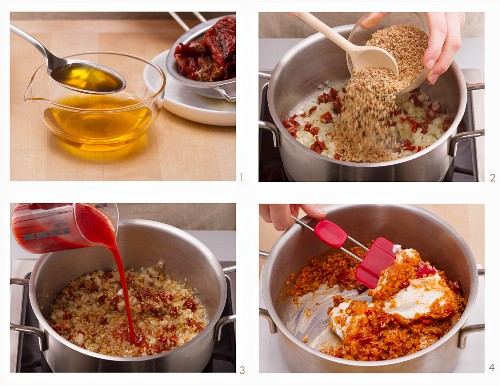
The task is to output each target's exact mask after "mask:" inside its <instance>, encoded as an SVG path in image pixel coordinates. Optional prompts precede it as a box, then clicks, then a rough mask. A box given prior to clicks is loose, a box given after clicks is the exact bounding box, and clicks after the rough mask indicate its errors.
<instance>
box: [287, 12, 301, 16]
mask: <svg viewBox="0 0 500 386" xmlns="http://www.w3.org/2000/svg"><path fill="white" fill-rule="evenodd" d="M288 15H290V16H299V13H298V12H288Z"/></svg>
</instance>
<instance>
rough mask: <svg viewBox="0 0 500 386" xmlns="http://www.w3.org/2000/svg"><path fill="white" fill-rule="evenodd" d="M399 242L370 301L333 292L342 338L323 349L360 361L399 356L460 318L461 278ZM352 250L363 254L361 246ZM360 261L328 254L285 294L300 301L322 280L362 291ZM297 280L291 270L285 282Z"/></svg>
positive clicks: (334, 318)
mask: <svg viewBox="0 0 500 386" xmlns="http://www.w3.org/2000/svg"><path fill="white" fill-rule="evenodd" d="M396 247H398V248H397V250H396V259H395V262H394V264H393V265H392V266H390V267H388V268H387V269H386V270H384V271H383V272H382V273H381V276H380V279H379V282H378V285H377V287H376V288H374V289H372V290H369V291H368V292H367V295H369V296H371V297H372V301H371V302H368V301H365V300H358V299H350V298H343V297H342V296H341V295H340V296H334V297H333V299H332V307H331V308H329V310H328V316H327V317H328V319H329V326H330V328H331V330H332V332H333V333H334V334H336V335H337V336H338V337H339V338H340V342H339V343H338V344H336V345H334V346H331V345H330V344H325V345H323V346H322V347H321V351H322V352H324V353H326V354H329V355H332V356H335V357H339V358H344V359H351V360H358V361H379V360H387V359H394V358H400V357H403V356H406V355H409V354H412V353H414V352H417V351H419V350H422V349H424V348H425V347H428V346H429V345H431V344H432V343H434V342H436V341H437V340H439V339H440V338H441V337H442V336H443V335H445V334H446V333H447V332H448V331H449V330H450V329H451V328H452V327H453V326H454V325H455V324H456V323H457V321H458V319H459V318H460V316H461V315H462V313H463V311H464V309H465V305H466V301H465V299H464V298H463V297H462V296H461V294H460V286H459V285H458V283H457V282H455V281H452V280H449V279H448V278H446V276H445V274H444V272H442V271H439V270H437V269H436V268H435V267H433V266H432V265H431V264H430V263H429V262H426V261H423V260H422V259H421V258H420V255H419V254H418V252H417V251H415V250H413V249H404V250H403V249H400V247H399V246H396ZM352 252H353V253H355V254H356V255H358V256H360V257H363V255H364V251H363V250H362V249H360V248H357V247H356V248H353V249H352ZM358 264H359V263H357V262H356V261H354V260H353V259H352V258H351V257H349V256H348V255H347V254H345V253H336V254H332V253H329V254H326V255H325V256H322V257H321V258H320V259H315V260H313V261H312V262H311V264H310V265H308V266H307V267H305V268H303V269H302V271H301V272H300V273H299V275H298V276H297V277H296V280H295V281H294V283H293V285H292V286H291V287H290V289H289V290H288V292H287V294H288V295H290V296H293V299H294V301H295V302H296V303H299V302H300V301H301V299H300V298H301V296H303V295H305V294H307V293H309V292H314V291H315V290H316V289H318V288H319V286H320V285H326V286H328V287H330V288H331V287H333V286H335V285H338V286H339V287H340V290H342V291H343V290H344V289H346V290H352V289H357V290H358V292H359V293H362V292H363V291H364V290H366V287H363V286H362V285H361V284H360V283H359V282H357V281H356V279H355V277H354V273H355V271H356V268H357V266H358ZM294 279H295V275H294V274H293V275H292V276H291V277H290V278H289V279H288V283H286V284H291V281H292V280H294ZM305 317H307V315H305Z"/></svg>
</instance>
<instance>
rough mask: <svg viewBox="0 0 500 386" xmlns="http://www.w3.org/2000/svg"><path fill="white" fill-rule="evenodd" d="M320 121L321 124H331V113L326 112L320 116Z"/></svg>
mask: <svg viewBox="0 0 500 386" xmlns="http://www.w3.org/2000/svg"><path fill="white" fill-rule="evenodd" d="M320 119H321V122H323V123H332V122H333V115H332V113H330V112H329V111H327V112H326V113H324V114H323V115H322V116H321V118H320Z"/></svg>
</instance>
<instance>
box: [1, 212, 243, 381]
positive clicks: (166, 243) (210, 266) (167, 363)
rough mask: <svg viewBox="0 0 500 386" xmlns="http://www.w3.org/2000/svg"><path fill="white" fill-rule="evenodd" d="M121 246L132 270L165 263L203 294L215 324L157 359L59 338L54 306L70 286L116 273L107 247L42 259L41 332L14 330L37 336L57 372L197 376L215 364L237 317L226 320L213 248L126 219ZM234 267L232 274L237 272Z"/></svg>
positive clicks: (32, 287)
mask: <svg viewBox="0 0 500 386" xmlns="http://www.w3.org/2000/svg"><path fill="white" fill-rule="evenodd" d="M119 230H120V231H119V233H118V245H119V248H120V251H121V253H122V255H123V256H122V257H123V263H124V266H125V268H126V269H130V268H134V269H138V268H141V267H149V266H153V265H154V264H156V263H157V262H158V261H159V260H162V261H163V262H164V270H165V273H167V274H173V275H174V276H175V277H176V278H179V279H184V278H185V279H186V282H187V283H188V284H189V285H190V286H192V287H193V288H196V290H197V291H198V292H199V294H198V295H199V298H200V301H201V302H202V303H203V304H204V305H205V307H206V310H207V314H208V319H209V323H208V325H207V327H206V328H205V329H204V330H203V331H202V332H200V333H199V334H198V335H197V336H196V337H195V338H194V339H192V340H191V341H189V342H187V343H186V344H184V345H182V346H180V347H177V348H175V349H173V350H171V351H167V352H164V353H161V354H157V355H151V356H147V357H137V358H121V357H112V356H108V355H102V354H97V353H94V352H91V351H88V350H85V349H83V348H81V347H79V346H76V345H74V344H72V343H70V342H68V341H67V340H65V339H64V338H62V337H61V336H60V335H59V334H57V333H56V332H55V331H54V330H53V329H52V327H50V325H49V324H48V322H47V318H48V316H49V314H50V305H51V304H52V303H53V301H54V300H55V297H56V296H57V294H58V292H59V291H60V290H61V289H62V288H64V287H65V286H66V285H67V284H68V282H70V281H71V280H73V279H75V278H77V277H78V276H81V275H83V274H85V273H88V272H92V271H95V270H97V269H101V270H115V269H116V267H115V263H114V260H113V257H112V256H111V254H110V253H109V251H107V250H106V249H104V248H101V247H92V248H82V249H72V250H67V251H60V252H53V253H48V254H45V255H42V256H41V257H40V258H39V260H38V262H37V264H36V265H35V268H34V269H33V272H32V273H31V277H30V279H29V283H26V281H24V280H23V279H11V283H13V284H29V298H30V302H31V305H32V307H33V311H34V313H35V315H36V317H37V319H38V321H39V323H40V328H35V327H29V326H18V325H13V324H11V330H16V331H20V332H27V333H32V334H36V335H38V336H39V337H40V341H41V343H40V345H41V349H42V352H43V355H44V357H45V359H46V360H47V363H48V364H49V366H50V368H51V369H52V370H53V371H54V372H132V371H133V372H153V371H154V372H167V371H168V372H197V371H201V370H203V368H204V367H205V366H206V364H207V363H208V361H209V360H210V357H211V354H212V350H213V346H214V344H215V341H216V340H217V339H219V337H220V329H221V328H222V326H223V325H224V324H226V323H228V322H233V321H235V318H236V317H235V316H234V315H231V316H226V317H222V318H221V314H222V311H223V309H224V304H225V302H226V280H225V277H224V270H223V269H222V268H221V266H220V264H219V262H218V261H217V259H216V258H215V256H214V255H213V254H212V252H210V250H209V249H208V248H207V247H206V246H205V245H204V244H202V243H201V242H200V241H198V240H197V239H196V238H194V237H193V236H191V235H189V234H188V233H186V232H184V231H182V230H180V229H177V228H174V227H172V226H169V225H166V224H162V223H158V222H155V221H148V220H125V221H123V222H120V224H119ZM234 269H235V268H234V267H229V268H227V269H226V272H229V271H231V270H234Z"/></svg>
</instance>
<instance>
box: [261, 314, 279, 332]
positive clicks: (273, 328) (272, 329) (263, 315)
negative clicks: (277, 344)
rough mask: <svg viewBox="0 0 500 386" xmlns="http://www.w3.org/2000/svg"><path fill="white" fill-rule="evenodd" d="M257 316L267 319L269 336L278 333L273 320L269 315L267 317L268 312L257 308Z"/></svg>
mask: <svg viewBox="0 0 500 386" xmlns="http://www.w3.org/2000/svg"><path fill="white" fill-rule="evenodd" d="M259 316H262V317H263V318H266V319H267V322H268V323H269V331H270V332H271V334H276V333H277V332H278V329H277V328H276V323H274V320H273V318H271V315H269V311H268V310H266V309H265V308H259Z"/></svg>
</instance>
